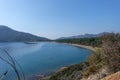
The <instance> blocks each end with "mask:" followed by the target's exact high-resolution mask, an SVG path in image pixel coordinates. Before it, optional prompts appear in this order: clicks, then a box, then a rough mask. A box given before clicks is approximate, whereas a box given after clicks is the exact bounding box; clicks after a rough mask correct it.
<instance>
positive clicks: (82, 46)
mask: <svg viewBox="0 0 120 80" xmlns="http://www.w3.org/2000/svg"><path fill="white" fill-rule="evenodd" d="M63 44H69V45H72V46H75V47H79V48H84V49H88V50H91V51H93V52H95V51H96V50H97V47H92V46H86V45H81V44H74V43H63Z"/></svg>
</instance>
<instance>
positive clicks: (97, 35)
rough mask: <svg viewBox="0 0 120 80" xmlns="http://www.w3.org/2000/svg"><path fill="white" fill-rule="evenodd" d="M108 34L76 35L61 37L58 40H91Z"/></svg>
mask: <svg viewBox="0 0 120 80" xmlns="http://www.w3.org/2000/svg"><path fill="white" fill-rule="evenodd" d="M108 33H109V32H102V33H98V34H84V35H76V36H70V37H61V38H58V39H71V38H92V37H100V36H102V35H105V34H108Z"/></svg>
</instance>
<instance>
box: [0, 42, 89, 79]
mask: <svg viewBox="0 0 120 80" xmlns="http://www.w3.org/2000/svg"><path fill="white" fill-rule="evenodd" d="M0 48H2V49H5V50H7V51H8V52H9V54H10V55H11V56H12V57H14V58H15V59H16V61H17V62H18V63H19V64H20V65H21V67H22V69H23V71H24V73H25V76H26V77H27V78H29V77H30V76H33V75H40V74H47V73H51V72H54V71H56V70H58V69H59V68H61V67H63V66H68V65H73V64H76V63H80V62H83V61H85V60H86V59H87V58H88V56H89V55H90V53H91V51H90V50H87V49H83V48H78V47H74V46H71V45H68V44H60V43H54V42H39V43H37V44H25V43H0ZM0 54H1V56H2V57H4V58H5V59H7V58H6V55H4V52H3V51H0ZM7 60H8V59H7ZM1 69H2V70H1ZM0 70H1V71H0V73H1V72H3V71H5V70H9V72H8V74H7V76H5V77H4V80H15V79H16V75H15V74H14V71H13V70H12V68H11V67H10V66H9V65H8V64H6V63H4V62H3V61H2V60H0Z"/></svg>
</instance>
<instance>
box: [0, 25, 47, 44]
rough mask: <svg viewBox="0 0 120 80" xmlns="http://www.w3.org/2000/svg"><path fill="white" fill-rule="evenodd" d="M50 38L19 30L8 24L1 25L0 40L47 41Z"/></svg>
mask: <svg viewBox="0 0 120 80" xmlns="http://www.w3.org/2000/svg"><path fill="white" fill-rule="evenodd" d="M47 40H49V39H47V38H44V37H39V36H35V35H32V34H30V33H25V32H19V31H16V30H13V29H11V28H9V27H7V26H3V25H0V42H20V41H21V42H22V41H23V42H24V41H47Z"/></svg>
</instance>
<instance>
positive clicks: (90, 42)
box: [57, 37, 102, 47]
mask: <svg viewBox="0 0 120 80" xmlns="http://www.w3.org/2000/svg"><path fill="white" fill-rule="evenodd" d="M57 41H58V42H65V43H75V44H81V45H87V46H92V47H101V44H102V38H101V37H95V38H75V39H59V40H57Z"/></svg>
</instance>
